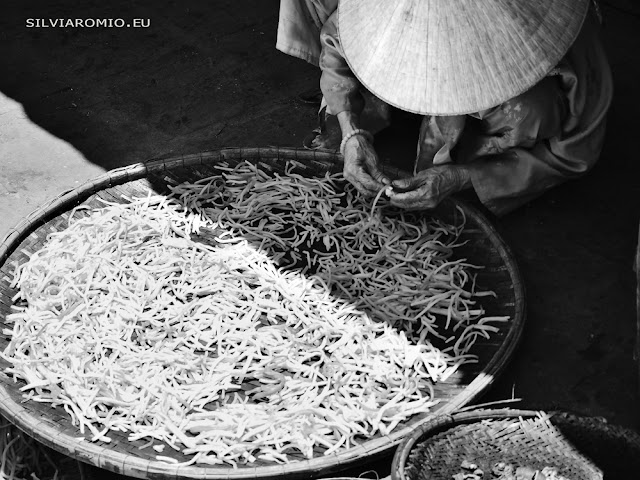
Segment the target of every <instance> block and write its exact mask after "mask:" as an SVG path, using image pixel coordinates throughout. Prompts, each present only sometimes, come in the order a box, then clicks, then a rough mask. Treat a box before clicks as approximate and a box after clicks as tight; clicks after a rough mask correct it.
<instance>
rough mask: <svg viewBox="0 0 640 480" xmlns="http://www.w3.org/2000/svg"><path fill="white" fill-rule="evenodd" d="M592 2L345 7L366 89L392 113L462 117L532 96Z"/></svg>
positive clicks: (509, 0)
mask: <svg viewBox="0 0 640 480" xmlns="http://www.w3.org/2000/svg"><path fill="white" fill-rule="evenodd" d="M589 1H590V0H340V2H339V4H338V32H339V37H340V43H341V44H342V48H343V51H344V55H345V59H346V61H347V63H348V65H349V67H350V68H351V70H352V71H353V73H354V74H355V75H356V77H357V78H358V79H359V80H360V82H361V83H362V84H363V85H364V86H365V87H366V88H367V89H368V90H369V91H371V93H373V94H374V95H376V96H377V97H378V98H380V99H382V100H384V101H385V102H387V103H388V104H390V105H393V106H395V107H398V108H400V109H402V110H407V111H410V112H414V113H420V114H431V115H455V114H463V113H472V112H477V111H480V110H483V109H486V108H490V107H493V106H496V105H498V104H500V103H502V102H504V101H506V100H508V99H510V98H513V97H515V96H517V95H519V94H520V93H522V92H524V91H526V90H528V89H529V88H531V87H532V86H533V85H535V84H536V83H537V82H538V81H539V80H541V79H542V78H543V77H544V76H545V75H546V74H547V73H549V71H550V70H551V69H552V68H553V67H554V66H556V64H557V63H558V62H559V61H560V60H561V58H562V57H563V56H564V55H565V53H566V52H567V50H568V49H569V47H570V46H571V44H572V43H573V41H574V40H575V38H576V37H577V35H578V32H579V31H580V28H581V27H582V23H583V21H584V18H585V16H586V14H587V11H588V9H589Z"/></svg>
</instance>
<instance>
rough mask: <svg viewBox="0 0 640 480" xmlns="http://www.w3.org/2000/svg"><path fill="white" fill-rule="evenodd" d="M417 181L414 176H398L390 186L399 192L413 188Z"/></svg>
mask: <svg viewBox="0 0 640 480" xmlns="http://www.w3.org/2000/svg"><path fill="white" fill-rule="evenodd" d="M418 183H419V182H418V181H417V179H416V177H409V178H399V179H397V180H394V181H393V182H391V186H392V187H393V189H394V191H396V192H398V193H400V192H407V191H410V190H415V188H416V186H417V185H418Z"/></svg>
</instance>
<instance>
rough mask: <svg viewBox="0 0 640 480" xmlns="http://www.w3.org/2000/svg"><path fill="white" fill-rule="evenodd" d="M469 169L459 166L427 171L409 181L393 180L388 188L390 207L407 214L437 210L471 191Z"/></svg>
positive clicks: (442, 166)
mask: <svg viewBox="0 0 640 480" xmlns="http://www.w3.org/2000/svg"><path fill="white" fill-rule="evenodd" d="M470 186H471V175H470V172H469V170H468V169H466V168H464V167H460V166H456V165H440V166H435V167H431V168H428V169H426V170H423V171H421V172H419V173H418V174H417V175H415V176H413V177H410V178H403V179H400V180H394V181H393V182H392V183H391V186H390V187H389V188H387V190H386V194H387V195H388V197H389V199H390V202H391V205H394V206H396V207H401V208H404V209H407V210H421V209H429V208H435V207H436V206H437V205H438V204H439V203H440V202H441V201H442V200H444V199H445V198H446V197H448V196H449V195H451V194H453V193H456V192H459V191H461V190H464V189H466V188H469V187H470Z"/></svg>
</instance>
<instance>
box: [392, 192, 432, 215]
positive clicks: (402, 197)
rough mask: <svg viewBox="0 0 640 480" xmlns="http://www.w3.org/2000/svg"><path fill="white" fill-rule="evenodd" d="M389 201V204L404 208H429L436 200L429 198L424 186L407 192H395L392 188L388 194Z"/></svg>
mask: <svg viewBox="0 0 640 480" xmlns="http://www.w3.org/2000/svg"><path fill="white" fill-rule="evenodd" d="M389 201H390V203H391V205H393V206H396V207H400V208H404V209H406V210H417V209H429V208H434V207H435V206H436V205H437V201H436V200H435V199H433V198H431V196H430V195H429V194H428V193H427V191H426V189H424V188H418V189H416V190H411V191H408V192H396V191H395V190H394V191H393V192H391V193H390V195H389Z"/></svg>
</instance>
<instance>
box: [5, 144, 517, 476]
mask: <svg viewBox="0 0 640 480" xmlns="http://www.w3.org/2000/svg"><path fill="white" fill-rule="evenodd" d="M220 161H226V162H227V163H229V164H231V165H235V164H237V163H239V162H241V161H250V162H253V163H255V164H257V165H258V166H259V167H260V168H264V169H266V170H269V171H277V172H279V173H284V169H285V166H286V165H289V167H291V166H293V167H294V171H295V172H296V173H300V174H303V175H306V176H315V175H323V174H324V173H325V172H327V171H331V172H335V171H340V170H341V169H342V164H341V157H340V156H339V155H336V154H333V153H324V152H311V151H307V150H299V149H279V148H261V149H223V150H219V151H214V152H207V153H202V154H197V155H188V156H182V157H178V158H170V159H163V160H153V161H150V162H147V163H143V164H137V165H133V166H130V167H125V168H121V169H118V170H113V171H110V172H108V173H106V174H104V175H102V176H100V177H99V178H97V179H95V180H94V181H92V182H89V183H87V184H85V185H83V186H81V187H79V188H77V189H74V190H71V191H69V192H66V193H64V194H62V195H60V196H59V197H57V198H55V199H53V200H52V201H50V202H49V203H47V204H46V205H43V206H42V207H41V208H39V209H38V210H36V211H35V212H33V213H32V214H31V215H30V216H29V217H27V218H26V219H25V220H24V221H23V222H22V223H20V224H19V225H18V226H16V227H15V228H14V229H12V230H11V231H10V232H9V234H8V235H7V236H6V238H5V239H4V241H3V242H2V243H1V244H0V321H1V322H3V323H4V318H5V317H6V315H7V314H8V313H9V312H10V305H11V299H12V297H13V296H14V294H15V293H16V292H15V291H14V290H13V289H11V288H10V286H9V284H10V279H11V278H12V269H13V267H12V265H13V263H14V262H22V261H24V260H25V259H26V258H27V257H26V254H25V252H33V251H36V250H38V249H39V248H40V247H41V246H42V245H43V243H44V241H45V237H46V235H47V234H48V233H50V232H52V231H59V230H62V229H64V228H65V222H66V219H67V218H68V215H69V212H70V210H71V209H72V208H73V207H74V206H76V205H78V204H84V205H88V206H101V205H102V204H101V203H100V202H99V201H98V200H97V199H98V198H103V199H108V200H109V201H119V202H125V201H126V200H124V199H122V196H123V195H125V196H131V195H135V194H142V195H145V194H147V193H148V192H149V191H150V190H153V191H155V192H159V193H165V192H167V187H166V185H167V181H168V180H170V181H173V182H176V181H177V182H180V181H186V180H197V179H199V178H203V177H205V176H208V175H211V174H212V173H214V172H213V170H212V166H213V165H215V164H217V163H218V162H220ZM456 207H459V208H461V209H462V210H463V211H464V213H465V215H466V217H467V228H466V230H465V232H464V233H463V239H464V240H468V242H467V243H466V245H464V246H463V247H460V249H459V253H458V255H459V256H460V257H461V258H467V259H468V260H469V261H471V262H472V263H475V264H479V265H484V266H485V268H483V269H482V270H481V271H480V272H479V274H478V284H479V285H481V286H482V287H486V288H491V289H492V290H494V291H496V293H497V297H496V298H495V299H494V298H490V297H487V301H483V306H484V307H485V309H486V310H487V313H488V314H489V315H500V316H502V315H508V316H510V318H511V320H510V321H509V322H508V323H505V324H504V326H503V327H502V328H501V331H500V332H499V333H498V334H495V335H494V336H493V337H492V338H491V340H490V341H480V340H478V342H477V343H476V345H475V346H474V350H473V353H475V354H477V355H478V357H479V362H478V363H477V364H471V365H468V366H465V367H464V368H462V369H461V371H460V372H459V373H458V374H456V375H455V376H452V378H450V379H448V380H447V381H446V382H441V383H439V384H438V385H437V386H436V388H435V392H436V395H437V397H438V398H440V399H441V402H440V403H439V404H438V405H437V406H436V407H435V408H434V409H433V414H436V413H450V412H453V411H455V410H456V409H458V408H460V407H462V406H464V405H466V404H468V403H469V402H471V401H472V400H474V399H475V398H477V396H478V395H480V394H481V393H482V392H483V391H484V390H485V389H486V388H487V387H488V386H489V385H490V384H491V383H492V381H493V379H494V378H495V377H496V375H498V373H499V372H500V371H501V370H502V368H503V367H504V366H505V364H506V363H507V362H508V360H509V358H510V356H511V354H512V352H513V350H514V348H515V347H516V344H517V342H518V340H519V338H520V335H521V332H522V328H523V323H524V319H525V314H524V312H525V306H524V304H525V302H524V289H523V285H522V281H521V279H520V275H519V272H518V269H517V266H516V264H515V262H514V260H513V258H512V255H511V253H510V251H509V249H508V247H507V246H506V245H505V243H504V242H503V241H502V239H501V238H500V236H499V235H498V234H497V232H496V231H495V229H494V228H493V227H492V225H491V224H490V223H489V222H488V221H487V220H486V219H485V218H484V217H483V216H482V215H481V214H480V213H479V212H478V211H476V210H475V209H474V208H471V207H470V206H468V205H466V204H463V203H460V202H458V201H454V200H451V201H448V202H445V203H444V204H443V205H442V206H441V207H440V208H439V209H438V210H437V211H436V212H435V214H437V215H439V216H441V217H443V219H444V220H447V219H449V220H450V221H454V220H455V219H454V217H455V216H456V215H458V214H459V212H458V209H457V208H456ZM483 300H484V299H483ZM8 340H9V339H8V338H7V337H6V335H4V334H3V335H0V349H4V348H5V346H6V345H7V342H8ZM5 367H7V364H6V363H5V362H4V361H3V360H0V413H1V414H2V415H4V416H5V417H6V418H7V419H9V420H10V421H11V422H13V423H14V424H16V425H17V426H18V427H19V428H20V429H22V430H24V431H25V432H26V433H27V434H29V435H31V436H33V437H35V438H36V439H37V440H39V441H40V442H42V443H44V444H46V445H48V446H50V447H52V448H53V449H55V450H58V451H60V452H62V453H64V454H67V455H69V456H71V457H74V458H76V459H78V460H80V461H82V462H86V463H88V464H91V465H94V466H97V467H100V468H104V469H106V470H110V471H112V472H116V473H120V474H125V475H128V476H132V477H138V478H163V479H164V478H171V479H175V478H200V479H205V478H206V479H223V478H224V479H226V478H282V477H287V478H311V477H314V476H319V475H327V474H329V473H333V472H338V471H341V470H344V469H345V468H347V467H351V466H355V465H358V464H361V463H364V462H367V461H369V460H371V458H372V457H373V456H376V455H379V454H382V453H391V450H392V449H393V448H395V447H396V446H397V445H398V444H399V443H400V442H401V441H402V439H403V438H404V437H406V436H407V435H409V434H410V433H411V432H412V431H413V430H414V429H415V428H416V427H418V426H420V425H421V424H423V423H424V422H426V421H428V420H429V418H431V417H432V415H417V416H414V417H412V418H411V419H410V420H408V421H407V422H405V423H403V424H400V425H399V426H398V428H397V429H396V430H394V431H393V433H392V434H390V435H388V436H379V437H375V438H372V439H369V440H367V441H363V442H362V443H361V444H360V445H359V446H357V447H355V448H351V449H348V450H346V451H342V452H340V453H336V454H332V455H327V456H324V455H322V454H321V453H320V454H319V456H317V457H315V458H313V459H310V460H309V459H305V458H303V457H300V458H296V457H293V456H291V461H290V463H288V464H285V465H277V464H267V463H263V462H260V461H256V462H255V463H254V464H250V465H247V466H242V467H238V468H237V469H234V468H232V467H224V466H221V467H214V466H198V465H192V466H176V465H172V464H167V463H165V462H161V461H158V460H156V459H155V455H156V453H155V452H154V451H153V450H151V451H149V450H150V449H145V450H140V449H139V448H138V447H139V446H140V445H141V444H143V443H144V442H142V441H141V442H129V441H128V440H127V438H126V434H123V433H120V432H113V434H110V436H111V437H112V442H111V443H109V444H107V443H103V442H95V443H92V442H90V441H88V440H84V439H81V438H80V439H79V436H80V433H79V431H78V430H77V429H76V428H75V427H74V426H72V425H71V422H70V421H69V418H68V416H67V414H66V413H65V412H64V411H62V410H61V409H57V408H51V407H50V406H48V405H45V404H38V403H35V402H24V401H23V399H22V397H21V392H20V391H19V388H20V387H21V386H22V384H21V383H20V382H18V383H16V382H14V380H13V379H11V378H9V377H8V376H7V375H6V374H4V373H3V372H4V369H5ZM163 455H172V456H174V457H175V458H176V459H177V460H179V461H186V460H188V458H187V457H185V456H182V455H181V454H178V453H176V454H173V453H172V452H170V453H163Z"/></svg>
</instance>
